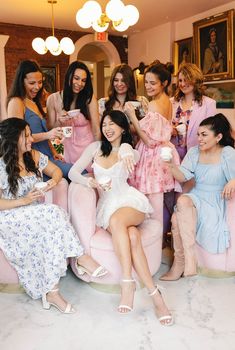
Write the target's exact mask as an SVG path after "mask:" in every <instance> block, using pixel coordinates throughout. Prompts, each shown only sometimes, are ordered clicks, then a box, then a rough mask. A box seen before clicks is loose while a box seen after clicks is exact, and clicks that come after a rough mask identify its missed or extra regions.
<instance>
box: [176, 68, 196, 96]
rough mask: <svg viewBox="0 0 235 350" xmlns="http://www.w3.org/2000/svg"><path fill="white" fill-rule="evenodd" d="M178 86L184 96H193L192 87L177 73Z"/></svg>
mask: <svg viewBox="0 0 235 350" xmlns="http://www.w3.org/2000/svg"><path fill="white" fill-rule="evenodd" d="M178 85H179V88H180V90H181V91H182V93H183V94H184V95H190V94H193V90H194V85H193V84H191V83H190V82H189V81H188V80H186V79H185V76H184V75H183V74H182V73H179V78H178Z"/></svg>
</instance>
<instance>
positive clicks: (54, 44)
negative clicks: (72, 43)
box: [45, 36, 60, 51]
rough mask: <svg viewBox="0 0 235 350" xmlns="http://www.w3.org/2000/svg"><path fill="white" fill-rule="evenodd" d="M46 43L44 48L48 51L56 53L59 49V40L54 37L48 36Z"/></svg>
mask: <svg viewBox="0 0 235 350" xmlns="http://www.w3.org/2000/svg"><path fill="white" fill-rule="evenodd" d="M45 43H46V47H47V48H48V50H50V51H51V50H53V51H56V50H57V49H58V47H59V45H60V44H59V40H58V39H57V38H56V37H54V36H48V37H47V38H46V40H45Z"/></svg>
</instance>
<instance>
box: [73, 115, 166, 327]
mask: <svg viewBox="0 0 235 350" xmlns="http://www.w3.org/2000/svg"><path fill="white" fill-rule="evenodd" d="M101 135H102V136H101V142H99V141H98V142H94V143H92V144H91V145H89V146H88V147H87V149H86V150H85V151H84V153H83V155H82V156H81V158H80V159H79V160H78V161H77V162H76V163H75V164H74V166H73V167H72V168H71V170H70V172H69V178H70V179H71V180H72V181H73V182H77V183H81V184H83V185H85V186H89V187H93V188H97V189H98V191H99V201H98V204H97V220H96V221H97V225H98V226H100V227H103V228H104V229H106V230H107V231H108V232H109V233H110V234H111V235H112V240H113V246H114V250H115V252H116V255H117V258H118V259H119V262H120V265H121V269H122V281H121V290H122V295H121V302H120V305H119V307H118V311H119V312H120V313H128V312H129V311H131V310H132V308H133V299H134V292H135V281H134V280H133V277H132V268H134V269H135V271H136V273H137V274H138V275H139V277H140V279H141V280H142V281H143V283H144V284H145V286H146V287H147V289H148V291H149V295H150V296H151V297H152V299H153V303H154V306H155V307H156V311H157V314H158V317H159V321H160V323H161V324H162V325H164V326H168V325H171V324H172V323H173V318H172V315H171V314H170V313H169V310H168V309H167V307H166V305H165V303H164V301H163V299H162V297H161V295H160V293H159V291H158V288H156V287H155V286H154V281H153V279H152V276H151V273H150V270H149V267H148V263H147V260H146V257H145V253H144V250H143V247H142V243H141V239H140V232H139V230H138V225H139V224H141V223H142V222H143V221H144V219H145V215H146V214H148V213H150V212H151V211H152V208H151V206H150V204H149V201H148V199H147V198H146V197H145V196H144V194H142V193H141V192H139V191H138V190H136V189H135V188H133V187H131V186H130V185H129V184H128V183H127V179H128V175H129V173H130V172H132V171H133V169H134V164H135V163H136V162H137V161H138V152H137V151H135V150H134V149H133V148H132V138H131V134H130V127H129V122H128V120H127V117H126V115H125V114H124V113H123V112H121V111H117V110H113V111H110V112H107V113H106V114H104V116H103V117H102V120H101ZM91 161H93V165H92V166H93V170H94V176H95V178H91V177H90V178H88V177H85V176H82V175H81V173H82V171H83V169H85V168H86V166H87V165H88V164H89V163H90V162H91Z"/></svg>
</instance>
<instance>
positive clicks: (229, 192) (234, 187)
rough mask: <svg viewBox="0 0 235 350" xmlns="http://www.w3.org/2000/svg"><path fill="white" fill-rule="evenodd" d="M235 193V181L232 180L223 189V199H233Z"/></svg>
mask: <svg viewBox="0 0 235 350" xmlns="http://www.w3.org/2000/svg"><path fill="white" fill-rule="evenodd" d="M234 192H235V179H232V180H230V181H229V182H228V183H227V184H226V185H225V186H224V189H223V192H222V197H223V198H224V199H231V198H232V197H233V194H234Z"/></svg>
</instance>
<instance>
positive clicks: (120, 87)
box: [113, 73, 128, 95]
mask: <svg viewBox="0 0 235 350" xmlns="http://www.w3.org/2000/svg"><path fill="white" fill-rule="evenodd" d="M113 87H114V89H115V91H116V93H117V95H125V94H126V93H127V90H128V87H127V85H126V83H125V82H124V79H123V75H122V74H121V73H117V74H116V75H115V77H114V79H113Z"/></svg>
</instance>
